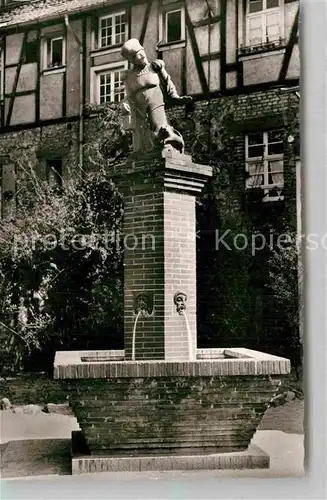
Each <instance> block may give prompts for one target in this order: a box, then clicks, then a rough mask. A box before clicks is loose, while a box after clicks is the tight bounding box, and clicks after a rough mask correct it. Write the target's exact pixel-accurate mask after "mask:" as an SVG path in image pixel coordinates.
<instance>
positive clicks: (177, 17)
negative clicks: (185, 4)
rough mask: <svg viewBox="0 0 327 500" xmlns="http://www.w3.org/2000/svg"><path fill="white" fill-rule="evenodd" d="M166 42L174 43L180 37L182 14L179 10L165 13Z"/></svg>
mask: <svg viewBox="0 0 327 500" xmlns="http://www.w3.org/2000/svg"><path fill="white" fill-rule="evenodd" d="M166 23H167V42H176V41H178V40H180V39H181V37H182V26H181V23H182V13H181V11H180V10H177V11H175V12H167V14H166Z"/></svg>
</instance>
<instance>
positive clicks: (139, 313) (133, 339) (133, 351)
mask: <svg viewBox="0 0 327 500" xmlns="http://www.w3.org/2000/svg"><path fill="white" fill-rule="evenodd" d="M141 313H142V310H141V309H140V310H139V312H138V313H137V315H136V318H135V321H134V327H133V338H132V361H135V337H136V325H137V322H138V319H139V317H140V315H141Z"/></svg>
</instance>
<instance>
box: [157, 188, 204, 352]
mask: <svg viewBox="0 0 327 500" xmlns="http://www.w3.org/2000/svg"><path fill="white" fill-rule="evenodd" d="M164 204H165V208H164V210H165V224H164V255H165V283H164V288H165V317H166V321H165V358H166V359H174V357H175V358H176V357H177V358H178V359H188V351H189V345H188V336H187V327H186V323H185V321H186V318H185V317H184V316H183V315H179V314H177V312H176V306H175V304H174V301H173V297H174V295H175V294H176V293H177V292H183V293H185V294H186V295H187V300H186V308H187V309H186V315H187V319H188V322H189V327H190V332H191V337H192V340H191V342H192V347H191V349H192V352H195V349H196V339H197V335H196V246H195V244H196V240H195V199H194V196H190V195H185V194H179V193H165V195H164Z"/></svg>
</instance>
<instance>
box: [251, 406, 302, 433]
mask: <svg viewBox="0 0 327 500" xmlns="http://www.w3.org/2000/svg"><path fill="white" fill-rule="evenodd" d="M303 418H304V401H303V400H300V399H295V400H293V401H290V402H289V403H286V404H284V405H283V406H277V407H271V408H269V409H268V410H267V412H266V414H265V416H264V417H263V419H262V422H261V425H260V427H259V430H260V431H268V430H269V431H283V432H286V433H288V434H303V433H304V427H303Z"/></svg>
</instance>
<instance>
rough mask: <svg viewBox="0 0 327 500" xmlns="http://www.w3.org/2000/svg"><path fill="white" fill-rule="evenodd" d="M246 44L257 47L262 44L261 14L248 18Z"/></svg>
mask: <svg viewBox="0 0 327 500" xmlns="http://www.w3.org/2000/svg"><path fill="white" fill-rule="evenodd" d="M247 21H248V29H247V32H248V37H249V39H248V43H249V45H259V44H260V43H262V39H263V37H262V34H263V33H262V14H261V13H260V14H258V15H257V16H253V15H251V17H248V19H247Z"/></svg>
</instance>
